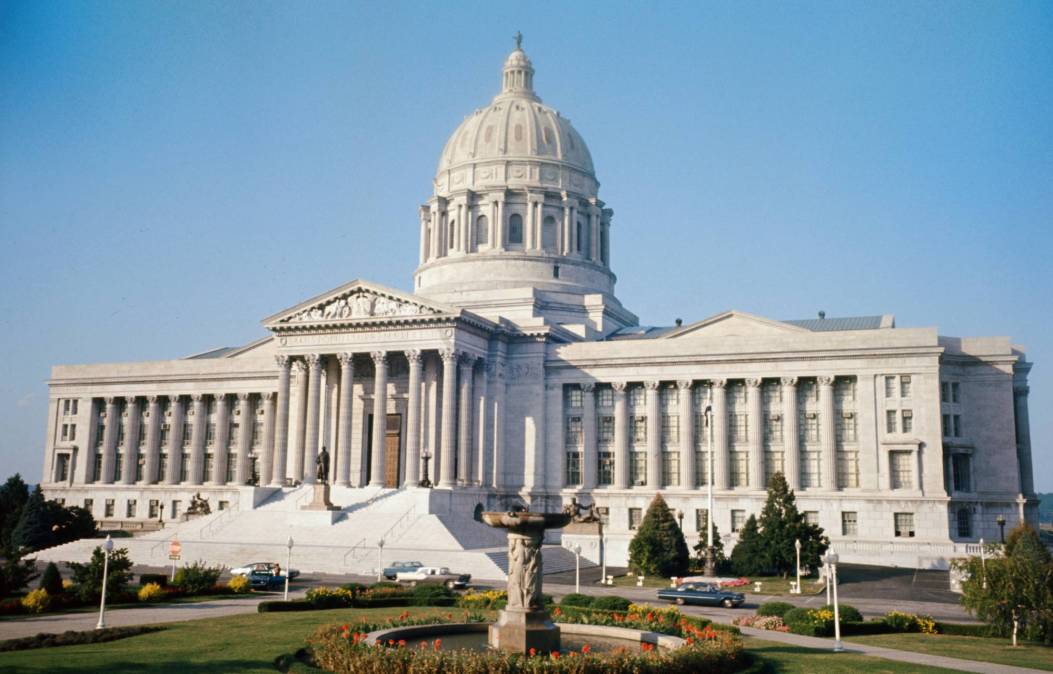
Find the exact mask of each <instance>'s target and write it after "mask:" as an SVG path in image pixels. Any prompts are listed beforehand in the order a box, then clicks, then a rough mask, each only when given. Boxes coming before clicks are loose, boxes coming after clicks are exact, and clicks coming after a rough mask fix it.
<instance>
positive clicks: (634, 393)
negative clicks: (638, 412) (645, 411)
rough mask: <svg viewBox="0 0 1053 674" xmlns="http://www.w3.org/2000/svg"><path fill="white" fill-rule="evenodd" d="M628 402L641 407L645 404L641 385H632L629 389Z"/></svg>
mask: <svg viewBox="0 0 1053 674" xmlns="http://www.w3.org/2000/svg"><path fill="white" fill-rule="evenodd" d="M629 404H630V405H632V406H633V407H643V406H644V405H646V404H647V400H646V396H645V395H644V388H643V386H633V387H631V388H630V389H629Z"/></svg>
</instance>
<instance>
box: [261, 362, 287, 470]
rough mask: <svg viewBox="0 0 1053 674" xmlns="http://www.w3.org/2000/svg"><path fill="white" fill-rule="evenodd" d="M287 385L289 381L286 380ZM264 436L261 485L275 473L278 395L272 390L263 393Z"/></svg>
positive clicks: (262, 439)
mask: <svg viewBox="0 0 1053 674" xmlns="http://www.w3.org/2000/svg"><path fill="white" fill-rule="evenodd" d="M286 385H287V382H286ZM260 397H261V399H262V400H263V437H262V438H260V449H259V461H260V463H259V465H260V479H259V484H260V487H262V485H264V484H271V481H272V475H273V473H274V445H275V429H276V425H277V424H276V423H275V418H274V417H275V402H276V398H277V396H276V395H275V394H273V393H271V392H270V391H267V392H266V393H263V394H262V395H261V396H260Z"/></svg>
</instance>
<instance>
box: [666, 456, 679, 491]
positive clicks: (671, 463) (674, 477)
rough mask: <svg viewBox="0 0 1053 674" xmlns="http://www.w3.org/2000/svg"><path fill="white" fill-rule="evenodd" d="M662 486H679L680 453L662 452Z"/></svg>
mask: <svg viewBox="0 0 1053 674" xmlns="http://www.w3.org/2000/svg"><path fill="white" fill-rule="evenodd" d="M662 484H664V485H665V486H667V487H679V486H680V452H662Z"/></svg>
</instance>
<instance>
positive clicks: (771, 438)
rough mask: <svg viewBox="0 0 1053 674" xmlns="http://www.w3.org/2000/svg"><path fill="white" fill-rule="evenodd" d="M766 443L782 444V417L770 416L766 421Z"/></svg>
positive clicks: (779, 415)
mask: <svg viewBox="0 0 1053 674" xmlns="http://www.w3.org/2000/svg"><path fill="white" fill-rule="evenodd" d="M764 441H765V442H766V443H768V444H769V445H774V444H778V443H781V442H782V415H781V414H769V415H768V416H767V418H765V420H764Z"/></svg>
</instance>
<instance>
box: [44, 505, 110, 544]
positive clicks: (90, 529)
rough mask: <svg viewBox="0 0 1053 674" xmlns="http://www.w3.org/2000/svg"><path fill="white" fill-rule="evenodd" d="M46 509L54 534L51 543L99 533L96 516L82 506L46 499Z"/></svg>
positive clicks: (66, 541)
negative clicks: (65, 504)
mask: <svg viewBox="0 0 1053 674" xmlns="http://www.w3.org/2000/svg"><path fill="white" fill-rule="evenodd" d="M44 510H45V515H46V519H47V522H48V524H49V529H50V530H51V534H52V541H51V545H62V544H63V543H69V542H70V541H76V540H79V539H81V538H92V537H93V536H95V534H97V533H98V529H97V527H96V526H95V518H94V517H92V516H91V513H90V512H89V511H87V510H85V509H84V508H81V507H80V506H69V507H66V506H63V505H61V504H60V503H59V502H58V501H45V502H44Z"/></svg>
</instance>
